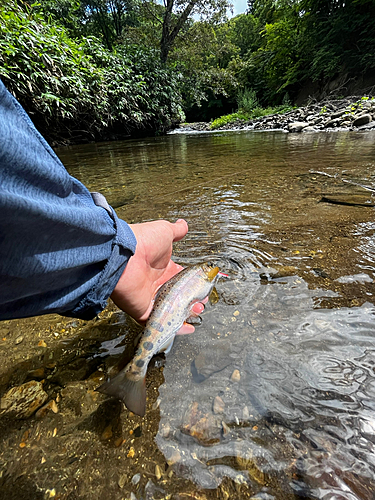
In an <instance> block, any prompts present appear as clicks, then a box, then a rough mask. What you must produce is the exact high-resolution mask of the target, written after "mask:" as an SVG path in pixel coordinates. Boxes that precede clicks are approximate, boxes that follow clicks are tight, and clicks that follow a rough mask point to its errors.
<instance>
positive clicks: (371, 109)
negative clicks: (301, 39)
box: [173, 96, 375, 133]
mask: <svg viewBox="0 0 375 500" xmlns="http://www.w3.org/2000/svg"><path fill="white" fill-rule="evenodd" d="M371 129H375V97H372V96H365V97H360V96H351V97H345V98H342V99H336V100H324V101H321V102H319V103H311V104H308V105H306V106H302V107H300V108H297V109H293V110H292V111H288V112H287V113H284V114H270V115H267V116H262V117H259V118H255V119H249V120H243V119H239V118H236V119H234V120H233V121H230V122H228V123H226V124H223V125H221V126H219V127H213V126H212V122H196V123H182V124H180V125H179V126H178V127H177V128H176V129H174V130H173V132H174V133H178V132H190V131H199V132H204V131H213V130H283V131H285V132H317V131H324V130H327V131H331V130H371Z"/></svg>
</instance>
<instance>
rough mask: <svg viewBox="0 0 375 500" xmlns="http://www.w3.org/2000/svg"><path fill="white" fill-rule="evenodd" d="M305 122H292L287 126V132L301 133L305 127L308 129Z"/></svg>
mask: <svg viewBox="0 0 375 500" xmlns="http://www.w3.org/2000/svg"><path fill="white" fill-rule="evenodd" d="M308 126H309V124H308V123H307V122H292V123H289V125H288V130H289V132H301V131H302V130H303V129H304V128H305V127H308Z"/></svg>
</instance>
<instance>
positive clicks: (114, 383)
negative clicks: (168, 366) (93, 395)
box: [97, 369, 146, 417]
mask: <svg viewBox="0 0 375 500" xmlns="http://www.w3.org/2000/svg"><path fill="white" fill-rule="evenodd" d="M97 391H99V392H101V393H102V394H107V395H108V396H114V397H115V398H118V399H121V400H122V401H123V402H124V404H125V406H126V407H127V409H128V410H130V411H132V412H133V413H135V414H136V415H139V416H140V417H143V416H144V415H145V413H146V373H145V374H144V376H143V377H140V378H137V379H136V380H134V377H131V375H130V374H129V371H126V369H124V370H122V371H120V373H118V374H117V375H116V376H115V377H113V379H111V380H108V382H104V384H102V385H101V386H100V387H98V388H97Z"/></svg>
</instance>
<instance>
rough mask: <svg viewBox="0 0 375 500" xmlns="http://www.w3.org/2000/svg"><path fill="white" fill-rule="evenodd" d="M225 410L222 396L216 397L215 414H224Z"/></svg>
mask: <svg viewBox="0 0 375 500" xmlns="http://www.w3.org/2000/svg"><path fill="white" fill-rule="evenodd" d="M224 409H225V403H224V401H223V400H222V399H221V397H220V396H216V398H215V399H214V403H213V412H214V413H216V414H218V413H224Z"/></svg>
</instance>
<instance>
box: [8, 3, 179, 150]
mask: <svg viewBox="0 0 375 500" xmlns="http://www.w3.org/2000/svg"><path fill="white" fill-rule="evenodd" d="M0 31H1V33H2V37H1V38H0V77H1V78H2V80H3V81H4V83H5V85H6V86H7V87H8V89H9V90H10V91H11V92H12V93H13V94H14V95H15V96H16V97H17V99H18V100H19V101H20V102H21V104H22V105H23V106H24V108H25V109H26V111H27V112H28V113H29V114H30V115H31V116H32V118H33V121H34V123H35V124H36V126H37V127H38V128H39V130H40V131H41V132H42V133H43V134H44V135H45V136H46V137H47V138H48V139H52V140H57V141H59V140H60V139H61V138H68V139H73V140H75V141H79V140H83V139H86V140H87V139H99V138H103V136H104V137H106V136H110V135H113V134H115V135H119V136H121V135H126V134H129V133H131V132H132V131H134V130H137V129H138V130H147V131H149V132H150V131H153V132H157V131H164V130H166V129H168V128H169V127H170V126H171V125H172V124H173V123H174V122H178V121H180V120H181V118H182V111H181V96H180V93H179V92H178V86H177V80H176V77H174V76H173V75H172V73H171V72H169V71H168V70H167V69H164V68H162V67H161V65H160V63H159V58H158V57H157V55H156V54H155V53H154V52H153V51H151V50H146V49H143V50H140V49H135V48H132V47H127V48H121V49H120V50H118V51H117V52H114V53H112V52H110V51H108V50H107V49H105V48H104V47H103V45H102V44H101V42H100V41H99V40H98V39H97V38H95V37H87V38H85V39H82V40H72V39H71V38H70V37H69V36H68V34H67V31H66V30H65V29H64V28H63V27H61V26H57V25H51V24H49V23H47V22H46V21H45V20H44V18H43V17H42V15H41V14H38V13H35V12H33V11H32V10H31V9H30V8H28V7H25V8H24V9H23V8H21V7H20V6H19V5H18V4H17V2H16V0H10V1H9V2H8V3H7V6H6V7H5V6H4V5H2V6H1V7H0Z"/></svg>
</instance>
